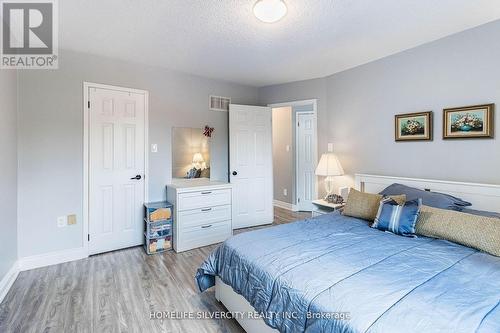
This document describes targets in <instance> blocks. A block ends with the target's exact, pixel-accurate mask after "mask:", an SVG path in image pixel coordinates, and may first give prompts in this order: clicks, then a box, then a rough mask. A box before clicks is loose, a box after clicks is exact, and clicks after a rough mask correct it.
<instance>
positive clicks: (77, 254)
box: [18, 247, 88, 272]
mask: <svg viewBox="0 0 500 333" xmlns="http://www.w3.org/2000/svg"><path fill="white" fill-rule="evenodd" d="M87 257H88V253H87V250H86V249H85V248H83V247H80V248H76V249H69V250H63V251H57V252H51V253H45V254H39V255H34V256H30V257H24V258H19V260H18V262H19V264H18V266H19V271H21V272H22V271H27V270H30V269H35V268H39V267H45V266H51V265H57V264H62V263H64V262H69V261H74V260H80V259H83V258H87Z"/></svg>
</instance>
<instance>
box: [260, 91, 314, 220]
mask: <svg viewBox="0 0 500 333" xmlns="http://www.w3.org/2000/svg"><path fill="white" fill-rule="evenodd" d="M310 104H312V105H313V110H312V111H299V112H297V114H299V113H313V129H314V138H315V140H314V160H315V161H316V163H318V100H317V99H316V98H314V99H304V100H297V101H291V102H281V103H272V104H268V105H267V106H269V107H270V108H271V109H274V108H281V107H287V106H290V107H292V108H293V107H294V106H303V105H310ZM292 117H293V115H292ZM293 118H294V120H295V124H294V135H295V140H294V150H295V154H294V158H295V200H294V203H293V204H292V210H294V211H297V210H299V205H298V202H297V185H298V181H299V173H298V172H297V170H298V169H299V159H298V153H299V152H298V149H297V147H298V136H297V117H293ZM314 193H315V196H316V198H318V194H319V192H318V176H315V177H314Z"/></svg>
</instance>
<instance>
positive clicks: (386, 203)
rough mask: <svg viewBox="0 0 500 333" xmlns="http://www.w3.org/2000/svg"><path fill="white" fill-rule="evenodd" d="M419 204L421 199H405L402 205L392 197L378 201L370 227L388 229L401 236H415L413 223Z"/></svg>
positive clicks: (418, 210) (414, 223)
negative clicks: (377, 207)
mask: <svg viewBox="0 0 500 333" xmlns="http://www.w3.org/2000/svg"><path fill="white" fill-rule="evenodd" d="M421 206H422V200H421V199H415V200H412V201H407V202H406V203H404V204H403V205H398V203H397V202H396V201H394V200H393V199H392V198H386V199H384V200H382V201H381V202H380V206H379V209H378V213H377V217H376V218H375V222H374V223H373V225H372V228H376V229H379V230H382V231H389V232H392V233H394V234H397V235H401V236H406V237H416V235H415V225H416V224H417V220H418V216H419V214H420V207H421Z"/></svg>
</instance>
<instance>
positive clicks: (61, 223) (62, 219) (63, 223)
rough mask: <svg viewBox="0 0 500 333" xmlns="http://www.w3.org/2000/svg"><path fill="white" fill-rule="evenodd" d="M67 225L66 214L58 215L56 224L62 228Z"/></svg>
mask: <svg viewBox="0 0 500 333" xmlns="http://www.w3.org/2000/svg"><path fill="white" fill-rule="evenodd" d="M67 225H68V217H67V216H59V217H58V218H57V226H58V227H59V228H63V227H65V226H67Z"/></svg>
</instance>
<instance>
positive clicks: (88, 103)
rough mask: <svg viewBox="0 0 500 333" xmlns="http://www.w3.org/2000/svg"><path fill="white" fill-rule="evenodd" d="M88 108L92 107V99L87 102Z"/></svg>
mask: <svg viewBox="0 0 500 333" xmlns="http://www.w3.org/2000/svg"><path fill="white" fill-rule="evenodd" d="M87 105H88V108H89V109H90V101H88V102H87Z"/></svg>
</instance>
